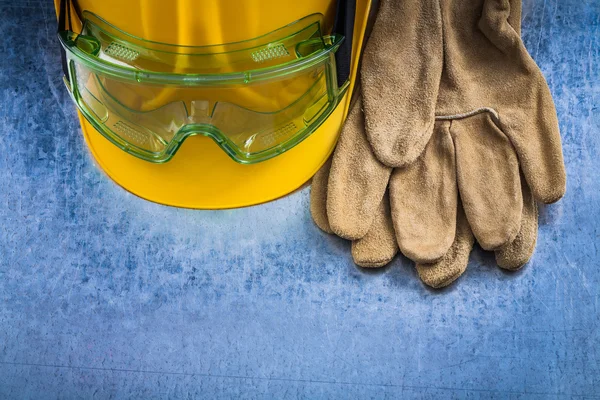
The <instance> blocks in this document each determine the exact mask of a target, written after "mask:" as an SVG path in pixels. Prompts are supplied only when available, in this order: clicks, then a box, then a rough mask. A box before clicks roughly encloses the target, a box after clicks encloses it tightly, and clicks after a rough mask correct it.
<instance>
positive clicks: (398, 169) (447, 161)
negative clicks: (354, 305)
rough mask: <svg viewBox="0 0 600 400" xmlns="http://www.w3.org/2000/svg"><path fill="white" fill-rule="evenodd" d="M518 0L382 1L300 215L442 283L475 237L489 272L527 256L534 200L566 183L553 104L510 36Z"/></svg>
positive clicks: (362, 251)
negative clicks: (336, 134)
mask: <svg viewBox="0 0 600 400" xmlns="http://www.w3.org/2000/svg"><path fill="white" fill-rule="evenodd" d="M520 31H521V0H381V4H380V8H379V12H378V14H377V20H376V21H375V24H374V26H373V31H372V33H371V36H370V38H369V41H368V43H367V44H366V47H365V52H364V55H363V58H362V66H361V69H360V82H361V89H359V90H360V92H361V93H360V94H359V96H357V99H356V101H355V103H354V104H353V106H352V107H351V109H350V112H349V115H348V119H347V121H346V123H345V125H344V127H343V129H342V132H341V134H340V138H339V142H338V145H337V147H336V149H335V151H334V154H333V156H332V157H331V158H330V160H328V161H327V163H326V164H325V165H324V166H323V167H322V168H321V170H320V171H319V172H318V173H317V174H316V175H315V177H314V178H313V184H312V190H311V214H312V216H313V220H314V221H315V223H316V224H317V226H319V227H320V228H321V229H322V230H324V231H326V232H328V233H334V234H336V235H338V236H340V237H342V238H345V239H348V240H351V241H352V256H353V259H354V261H355V263H356V264H358V265H360V266H363V267H381V266H384V265H386V264H388V263H389V262H390V261H391V260H392V259H393V258H394V257H395V256H396V254H397V253H398V251H401V252H402V253H403V254H404V255H405V256H406V257H408V258H410V259H411V260H413V261H414V262H415V263H416V268H417V271H418V274H419V277H420V278H421V280H422V281H423V282H424V283H426V284H427V285H429V286H432V287H435V288H439V287H444V286H447V285H449V284H450V283H452V282H453V281H454V280H456V279H457V278H458V277H459V276H460V275H461V274H463V272H464V271H465V269H466V268H467V264H468V259H469V254H470V252H471V250H472V248H473V244H474V241H475V240H477V242H478V243H479V244H480V246H481V247H482V248H483V249H485V250H490V251H494V252H495V254H496V260H497V263H498V265H499V266H500V267H502V268H505V269H509V270H515V269H518V268H520V267H521V266H523V265H524V264H525V263H526V262H527V261H529V259H530V257H531V255H532V254H533V251H534V248H535V243H536V240H537V230H538V225H537V218H538V212H537V206H536V201H539V202H542V203H546V204H548V203H553V202H555V201H557V200H559V199H560V198H561V197H562V196H563V195H564V193H565V190H566V173H565V167H564V161H563V155H562V147H561V139H560V132H559V127H558V120H557V116H556V110H555V107H554V103H553V101H552V97H551V94H550V91H549V89H548V85H547V83H546V81H545V79H544V77H543V75H542V73H541V71H540V70H539V68H538V66H537V65H536V63H535V62H534V60H533V59H532V58H531V56H530V55H529V53H528V52H527V50H526V49H525V47H524V45H523V42H522V40H521V34H520Z"/></svg>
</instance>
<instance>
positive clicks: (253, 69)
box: [59, 12, 343, 163]
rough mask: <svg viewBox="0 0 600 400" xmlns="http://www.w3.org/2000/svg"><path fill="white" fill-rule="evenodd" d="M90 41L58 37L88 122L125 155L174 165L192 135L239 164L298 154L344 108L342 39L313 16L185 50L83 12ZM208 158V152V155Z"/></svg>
mask: <svg viewBox="0 0 600 400" xmlns="http://www.w3.org/2000/svg"><path fill="white" fill-rule="evenodd" d="M84 19H85V21H84V26H83V30H82V33H81V34H75V33H73V32H70V31H63V32H61V33H60V34H59V37H60V40H61V43H62V45H63V47H64V48H65V51H66V54H67V60H68V65H69V75H70V76H69V77H68V82H67V84H68V87H69V90H70V92H71V94H72V96H73V98H74V100H75V103H76V104H77V106H78V108H79V109H80V110H81V112H82V113H83V114H84V116H85V117H86V118H87V119H88V120H89V121H90V122H91V123H92V125H93V126H94V127H95V128H96V129H97V130H98V131H99V132H100V133H102V134H103V135H104V136H105V137H106V138H108V139H109V140H111V141H112V142H113V143H114V144H116V145H117V146H119V147H120V148H122V149H123V150H125V151H127V152H129V153H131V154H133V155H135V156H137V157H139V158H142V159H144V160H148V161H151V162H165V161H168V160H169V159H170V158H171V157H172V156H173V154H175V152H176V151H177V149H178V148H179V146H180V145H181V143H182V142H183V141H184V140H185V139H186V138H187V137H189V136H191V135H204V136H208V137H211V138H212V139H213V140H214V141H215V142H216V143H217V144H218V145H219V146H220V147H221V148H222V149H223V150H224V151H226V152H227V154H229V155H230V156H231V157H232V158H233V159H234V160H235V161H237V162H240V163H254V162H259V161H263V160H266V159H269V158H271V157H274V156H276V155H278V154H281V153H282V152H284V151H286V150H289V149H290V148H292V147H293V146H295V145H296V144H298V143H299V142H300V141H302V140H303V139H304V138H306V137H307V136H308V135H310V134H311V133H312V132H313V131H314V130H315V129H316V128H317V127H318V126H319V125H320V124H321V123H322V122H323V121H324V120H325V119H326V118H327V117H328V116H329V114H330V113H331V112H332V111H333V110H334V109H335V107H336V105H337V103H338V100H339V97H340V95H341V91H340V89H339V88H338V87H337V79H336V75H335V59H334V53H335V51H336V50H337V48H338V47H339V45H340V43H341V41H342V40H343V38H342V37H339V36H324V35H322V33H321V25H322V16H321V15H310V16H308V17H305V18H303V19H301V20H299V21H297V22H295V23H292V24H290V25H288V26H285V27H283V28H281V29H278V30H276V31H274V32H272V33H269V34H267V35H264V36H261V37H259V38H255V39H251V40H248V41H244V42H236V43H229V44H223V45H214V46H201V47H196V46H177V45H169V44H163V43H156V42H149V41H144V40H143V39H140V38H136V37H134V36H131V35H129V34H127V33H125V32H123V31H121V30H119V29H117V28H115V27H114V26H112V25H110V24H108V23H107V22H106V21H104V20H102V19H101V18H99V17H98V16H96V15H94V14H92V13H87V12H86V13H84ZM199 156H201V155H199Z"/></svg>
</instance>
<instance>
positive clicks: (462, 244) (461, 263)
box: [416, 204, 474, 289]
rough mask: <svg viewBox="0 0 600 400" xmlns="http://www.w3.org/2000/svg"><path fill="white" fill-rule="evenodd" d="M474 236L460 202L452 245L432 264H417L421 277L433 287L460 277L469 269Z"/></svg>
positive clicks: (438, 286) (439, 286)
mask: <svg viewBox="0 0 600 400" xmlns="http://www.w3.org/2000/svg"><path fill="white" fill-rule="evenodd" d="M473 243H474V237H473V233H472V232H471V228H470V227H469V223H468V222H467V219H466V217H465V214H464V211H463V209H462V206H461V205H460V204H459V209H458V214H457V222H456V235H455V239H454V243H453V244H452V247H450V249H449V250H448V252H447V253H446V254H445V255H444V257H442V259H441V260H439V261H437V262H435V263H432V264H417V265H416V268H417V273H418V274H419V278H421V280H422V281H423V283H425V284H426V285H428V286H431V287H432V288H436V289H437V288H443V287H445V286H448V285H450V284H451V283H452V282H454V281H455V280H456V279H458V278H459V277H460V276H461V275H462V274H463V273H464V272H465V271H466V269H467V265H468V264H469V254H471V250H472V249H473Z"/></svg>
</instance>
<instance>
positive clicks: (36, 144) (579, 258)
mask: <svg viewBox="0 0 600 400" xmlns="http://www.w3.org/2000/svg"><path fill="white" fill-rule="evenodd" d="M50 3H51V2H49V1H42V0H40V1H18V2H17V1H7V0H0V10H1V12H0V33H1V35H0V398H2V399H4V398H7V399H9V398H32V399H38V398H41V399H44V398H49V399H53V398H130V397H139V398H146V399H151V398H167V397H170V398H198V397H206V398H297V397H306V398H339V397H342V398H385V397H389V398H399V397H402V398H431V399H434V398H515V399H521V398H522V399H531V398H532V399H546V398H595V397H600V254H599V252H598V247H599V246H600V110H599V107H600V1H598V0H545V1H544V0H531V1H528V2H526V4H525V7H524V9H525V12H524V16H523V28H524V29H523V30H524V39H525V43H526V45H527V47H528V48H529V50H530V51H531V53H532V55H533V57H534V58H535V60H536V61H537V62H538V63H539V65H540V66H541V68H542V70H543V72H544V74H545V75H546V77H547V79H548V82H549V85H550V88H551V90H552V92H553V94H554V97H555V100H556V105H557V109H558V114H559V118H560V125H561V129H562V135H563V143H564V154H565V158H566V163H567V167H568V176H569V183H568V193H567V196H566V197H565V198H564V199H563V200H562V201H560V202H559V203H557V204H556V205H552V206H548V207H544V208H543V209H542V211H541V218H540V222H541V227H540V235H539V242H538V246H537V251H536V253H535V256H534V258H533V260H532V261H531V263H530V264H529V265H528V266H527V267H526V268H525V269H524V270H522V271H521V272H518V273H513V274H509V273H504V272H502V271H500V270H499V269H498V268H497V267H496V266H495V265H494V260H493V257H492V256H491V255H490V254H488V253H484V252H483V251H481V250H476V251H475V252H474V253H473V255H472V257H471V264H470V266H469V269H468V271H467V273H466V274H465V276H463V277H462V278H461V279H460V280H459V281H458V282H457V283H456V284H454V285H453V286H452V287H450V288H448V289H446V290H443V291H441V292H434V291H431V290H428V289H427V288H425V287H424V286H423V285H422V284H421V283H420V282H419V280H418V279H417V277H416V275H415V272H414V270H413V268H411V266H410V264H409V263H408V261H407V260H405V259H398V260H396V261H395V262H394V263H393V265H391V266H390V267H388V268H386V269H383V270H381V271H377V272H367V271H363V270H360V269H357V268H355V267H354V265H353V263H352V260H351V257H350V254H349V245H348V243H346V242H344V241H342V240H339V239H336V238H334V237H330V236H328V235H325V234H323V233H321V232H320V231H319V230H318V229H317V228H316V227H315V226H314V225H313V223H312V222H311V219H310V216H309V212H308V197H309V189H304V190H302V191H300V192H298V193H295V194H294V195H292V196H289V197H287V198H284V199H281V200H279V201H276V202H272V203H270V204H266V205H262V206H259V207H252V208H246V209H241V210H234V211H220V212H201V211H191V210H180V209H174V208H168V207H163V206H159V205H156V204H152V203H149V202H146V201H144V200H141V199H139V198H137V197H135V196H133V195H131V194H129V193H127V192H126V191H124V190H123V189H121V188H120V187H118V186H117V185H115V184H114V183H113V182H112V181H110V180H109V179H108V178H107V177H106V176H105V175H104V174H103V173H102V172H101V171H99V170H98V168H97V167H96V166H95V165H94V162H93V160H92V158H91V156H90V154H89V153H88V152H87V150H86V148H85V146H84V143H83V141H82V137H81V134H80V132H79V129H78V121H77V119H76V114H75V111H74V106H73V104H72V103H71V100H70V98H69V96H68V95H67V93H66V90H65V89H64V87H63V84H62V81H61V67H60V60H59V51H58V45H57V42H56V40H55V22H54V14H53V10H52V8H51V4H50Z"/></svg>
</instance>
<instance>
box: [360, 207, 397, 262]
mask: <svg viewBox="0 0 600 400" xmlns="http://www.w3.org/2000/svg"><path fill="white" fill-rule="evenodd" d="M396 254H398V244H397V243H396V237H395V235H394V228H393V226H392V216H391V214H390V202H389V196H387V195H386V196H384V197H383V200H382V201H381V203H380V205H379V207H377V214H376V216H375V219H374V220H373V223H372V224H371V228H370V229H369V232H368V233H367V234H366V235H365V236H364V237H363V238H362V239H358V240H355V241H353V242H352V258H353V259H354V262H355V263H356V264H357V265H359V266H361V267H364V268H378V267H383V266H385V265H387V264H388V263H389V262H390V261H392V259H393V258H394V257H396Z"/></svg>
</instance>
